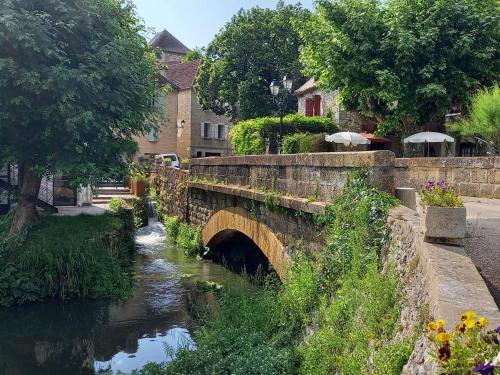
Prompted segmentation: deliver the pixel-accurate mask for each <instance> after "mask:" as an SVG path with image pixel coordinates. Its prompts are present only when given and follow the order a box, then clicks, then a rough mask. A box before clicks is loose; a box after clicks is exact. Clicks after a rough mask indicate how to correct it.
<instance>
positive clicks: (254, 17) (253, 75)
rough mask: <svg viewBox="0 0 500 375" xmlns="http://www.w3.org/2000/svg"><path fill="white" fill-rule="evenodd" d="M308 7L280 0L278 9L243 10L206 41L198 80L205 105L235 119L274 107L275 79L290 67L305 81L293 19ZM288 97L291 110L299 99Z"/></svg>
mask: <svg viewBox="0 0 500 375" xmlns="http://www.w3.org/2000/svg"><path fill="white" fill-rule="evenodd" d="M308 13H309V12H308V11H307V10H304V9H302V8H301V7H300V6H299V5H284V3H283V2H282V1H280V2H279V3H278V5H277V8H276V9H263V8H259V7H254V8H251V9H249V10H240V11H239V12H238V13H237V14H236V15H235V16H234V17H233V18H232V19H231V21H230V22H229V23H228V24H227V25H226V26H225V27H224V28H223V29H222V30H221V31H220V33H219V34H217V35H216V37H215V38H214V40H213V41H212V42H211V43H210V44H209V45H208V47H207V51H206V56H205V58H204V61H203V64H202V65H201V68H200V72H199V74H198V77H197V80H196V86H195V89H196V91H197V94H198V99H199V101H200V103H201V105H202V106H203V108H204V109H205V110H212V111H214V112H215V113H217V114H227V115H229V116H231V117H232V118H233V119H236V118H243V119H249V118H255V117H261V116H269V115H272V114H273V113H275V112H276V110H277V109H276V105H275V104H273V102H272V96H271V94H270V91H269V85H270V83H271V81H272V80H273V79H277V80H281V79H282V78H283V76H284V75H285V73H289V74H291V76H292V77H293V78H294V80H295V82H296V84H301V83H302V82H303V76H302V73H301V66H300V62H299V45H300V38H299V35H298V33H297V31H296V30H295V29H294V28H293V26H292V23H291V20H292V19H304V17H305V16H306V14H308ZM289 99H290V102H289V105H288V111H289V112H293V111H295V110H296V105H294V103H296V99H295V98H294V97H290V98H289Z"/></svg>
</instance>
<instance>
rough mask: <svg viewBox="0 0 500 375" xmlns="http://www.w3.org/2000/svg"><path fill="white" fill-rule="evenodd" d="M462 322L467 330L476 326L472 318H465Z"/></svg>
mask: <svg viewBox="0 0 500 375" xmlns="http://www.w3.org/2000/svg"><path fill="white" fill-rule="evenodd" d="M464 323H465V327H466V328H467V331H468V330H471V329H472V328H474V327H475V326H476V322H475V321H474V319H467V320H466V321H464Z"/></svg>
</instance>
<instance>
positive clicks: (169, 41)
mask: <svg viewBox="0 0 500 375" xmlns="http://www.w3.org/2000/svg"><path fill="white" fill-rule="evenodd" d="M149 45H150V46H151V47H152V48H157V47H158V48H160V49H162V50H163V51H165V52H173V53H181V54H186V53H188V52H189V51H190V49H189V48H187V47H186V46H185V45H184V44H182V43H181V42H180V41H179V40H178V39H177V38H176V37H175V36H173V35H172V34H170V33H169V32H168V31H167V30H163V31H160V32H159V33H158V34H156V35H155V36H154V38H153V39H151V41H150V42H149Z"/></svg>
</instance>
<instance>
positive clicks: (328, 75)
mask: <svg viewBox="0 0 500 375" xmlns="http://www.w3.org/2000/svg"><path fill="white" fill-rule="evenodd" d="M498 4H499V3H498V1H497V0H387V1H382V0H335V1H332V0H318V1H317V5H316V8H317V14H314V15H311V17H310V18H309V20H308V21H307V22H303V23H301V24H297V27H298V29H300V32H301V36H302V37H303V40H304V46H303V48H302V51H301V52H302V55H301V56H302V61H303V63H304V64H305V67H306V69H305V70H306V72H307V74H309V75H312V76H314V77H316V78H317V79H318V81H319V84H320V85H321V86H323V87H325V88H328V89H339V91H340V95H341V98H342V101H343V103H344V105H345V106H346V107H348V108H351V109H356V110H359V111H361V112H363V113H365V114H368V115H370V116H374V117H375V118H377V120H378V121H379V122H380V126H379V130H380V131H381V132H384V133H387V132H394V131H396V132H400V133H408V132H410V131H413V130H415V129H418V128H423V129H425V128H427V127H429V126H430V125H436V124H442V123H443V116H444V115H445V114H446V113H447V111H448V109H449V108H451V107H456V106H461V105H462V104H463V103H465V102H467V100H468V98H469V96H470V94H471V93H472V92H473V91H475V90H476V89H477V88H479V87H481V86H484V85H491V83H492V82H494V81H495V80H498V78H499V75H500V60H499V48H498V46H499V45H500V11H499V9H500V8H499V5H498Z"/></svg>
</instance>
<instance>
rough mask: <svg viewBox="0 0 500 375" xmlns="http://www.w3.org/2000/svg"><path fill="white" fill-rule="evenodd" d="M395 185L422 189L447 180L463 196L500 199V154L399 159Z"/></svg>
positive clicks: (396, 166)
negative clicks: (434, 181) (421, 186)
mask: <svg viewBox="0 0 500 375" xmlns="http://www.w3.org/2000/svg"><path fill="white" fill-rule="evenodd" d="M394 178H395V186H396V187H412V188H418V187H419V186H420V185H421V184H424V183H425V182H426V181H428V180H441V179H446V180H447V181H448V182H449V183H451V184H453V185H455V186H456V188H457V189H458V191H459V194H460V195H465V196H470V197H483V198H497V199H499V198H500V157H498V156H497V157H470V158H411V159H406V158H404V159H396V161H395V171H394Z"/></svg>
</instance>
